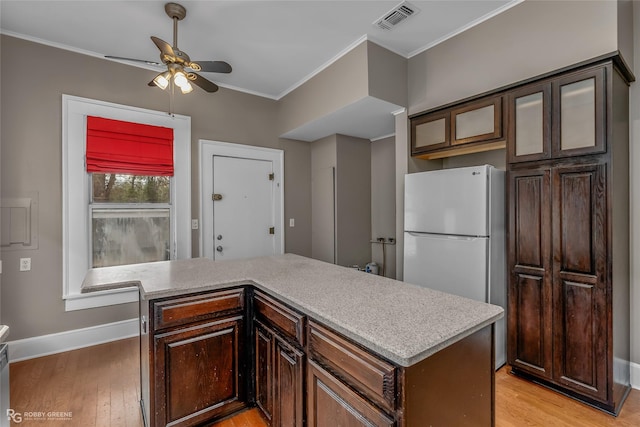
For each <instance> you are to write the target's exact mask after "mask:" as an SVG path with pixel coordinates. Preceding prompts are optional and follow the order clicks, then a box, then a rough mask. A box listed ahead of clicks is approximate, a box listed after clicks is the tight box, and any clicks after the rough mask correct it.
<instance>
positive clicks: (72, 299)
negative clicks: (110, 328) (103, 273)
mask: <svg viewBox="0 0 640 427" xmlns="http://www.w3.org/2000/svg"><path fill="white" fill-rule="evenodd" d="M63 299H64V305H65V311H75V310H84V309H86V308H95V307H105V306H108V305H116V304H126V303H129V302H138V288H137V287H129V288H121V289H109V290H105V291H96V292H90V293H86V294H70V295H65V296H64V297H63Z"/></svg>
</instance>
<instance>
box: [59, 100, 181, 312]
mask: <svg viewBox="0 0 640 427" xmlns="http://www.w3.org/2000/svg"><path fill="white" fill-rule="evenodd" d="M92 116H95V117H98V118H106V119H105V120H118V121H122V122H131V123H132V124H143V125H151V126H153V127H164V128H167V129H170V130H171V131H172V137H171V138H170V139H171V147H170V148H169V149H168V150H169V151H168V152H169V154H168V156H169V157H171V159H172V163H171V165H170V168H171V171H170V172H167V171H165V172H166V173H164V175H163V172H162V171H160V172H159V171H158V170H151V171H149V170H142V171H141V170H138V169H135V168H134V169H130V168H129V166H127V167H125V168H123V169H119V168H117V167H115V168H114V167H113V164H110V163H109V159H107V161H106V163H105V159H104V158H98V159H97V160H96V158H95V157H94V153H93V151H92V150H93V149H92V148H91V147H90V148H89V153H87V150H86V148H87V146H86V143H87V138H89V139H91V136H89V135H90V134H91V131H89V132H88V131H87V123H89V122H90V121H91V120H92ZM95 117H93V118H95ZM62 140H63V298H64V300H65V306H66V309H67V310H78V309H83V308H90V307H98V306H104V305H111V304H120V303H125V302H131V301H137V298H138V291H137V288H125V289H114V290H110V291H101V292H94V293H89V294H82V293H81V285H82V280H83V279H84V276H85V275H86V273H87V271H88V269H89V268H96V267H102V266H110V265H123V264H132V263H141V262H150V261H161V260H167V259H179V258H189V257H191V213H190V206H191V189H190V180H191V170H190V163H191V161H190V159H191V147H190V146H191V144H190V140H191V135H190V118H189V117H185V116H169V115H167V114H166V113H163V112H156V111H151V110H142V109H138V108H134V107H128V106H123V105H117V104H111V103H106V102H101V101H95V100H90V99H85V98H77V97H73V96H68V95H63V137H62ZM107 145H108V144H107ZM108 146H109V147H113V144H111V145H108ZM116 151H117V150H116ZM107 154H108V153H107ZM121 154H122V153H117V155H116V156H115V157H117V158H118V160H122V157H121V156H120V155H121ZM85 155H86V157H87V159H86V166H85ZM138 157H140V156H138ZM151 163H152V164H153V165H158V164H161V163H162V162H161V161H158V159H153V161H152V162H151ZM96 164H97V165H98V166H96ZM116 165H117V164H116ZM174 165H175V168H174ZM167 167H168V166H167ZM178 206H180V207H187V208H181V209H177V207H178Z"/></svg>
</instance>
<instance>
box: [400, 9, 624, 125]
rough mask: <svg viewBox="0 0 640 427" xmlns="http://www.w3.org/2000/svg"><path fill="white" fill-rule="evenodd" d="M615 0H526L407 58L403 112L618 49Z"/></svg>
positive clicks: (464, 95)
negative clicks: (406, 99)
mask: <svg viewBox="0 0 640 427" xmlns="http://www.w3.org/2000/svg"><path fill="white" fill-rule="evenodd" d="M617 18H618V13H617V4H616V2H615V1H613V2H612V1H525V2H523V3H520V4H519V5H517V6H515V7H513V8H511V9H509V10H507V11H505V12H503V13H501V14H500V15H497V16H495V17H493V18H491V19H490V20H488V21H485V22H484V23H482V24H480V25H477V26H476V27H473V28H471V29H469V30H467V31H465V32H464V33H461V34H459V35H458V36H456V37H453V38H451V39H449V40H447V41H445V42H444V43H441V44H439V45H437V46H435V47H433V48H431V49H429V50H427V51H425V52H423V53H422V54H420V55H416V56H414V57H413V58H411V59H410V60H409V114H414V113H418V112H420V111H424V110H427V109H429V108H433V107H437V106H440V105H444V104H447V103H449V102H454V101H457V100H460V99H464V98H467V97H470V96H474V95H478V94H480V93H483V92H487V91H490V90H494V89H497V88H499V87H501V86H505V85H508V84H511V83H515V82H518V81H521V80H524V79H527V78H530V77H533V76H537V75H540V74H543V73H546V72H549V71H553V70H556V69H559V68H562V67H565V66H568V65H572V64H575V63H578V62H581V61H584V60H587V59H590V58H593V57H596V56H599V55H603V54H606V53H610V52H613V51H615V50H617V49H618V27H617Z"/></svg>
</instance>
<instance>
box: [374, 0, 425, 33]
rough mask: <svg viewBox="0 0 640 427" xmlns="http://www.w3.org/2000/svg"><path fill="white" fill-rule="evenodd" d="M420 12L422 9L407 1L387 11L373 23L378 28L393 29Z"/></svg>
mask: <svg viewBox="0 0 640 427" xmlns="http://www.w3.org/2000/svg"><path fill="white" fill-rule="evenodd" d="M418 12H420V9H418V8H417V7H415V6H414V5H412V4H411V3H409V2H406V1H405V2H402V3H400V4H399V5H397V6H396V7H394V8H393V9H392V10H390V11H389V12H387V13H385V14H384V15H383V16H382V18H380V19H377V20H376V21H375V22H374V23H373V25H375V26H376V27H378V28H382V29H383V30H391V29H392V28H393V27H395V26H396V25H398V24H399V23H401V22H402V21H404V20H405V19H407V18H408V17H410V16H411V15H415V14H416V13H418Z"/></svg>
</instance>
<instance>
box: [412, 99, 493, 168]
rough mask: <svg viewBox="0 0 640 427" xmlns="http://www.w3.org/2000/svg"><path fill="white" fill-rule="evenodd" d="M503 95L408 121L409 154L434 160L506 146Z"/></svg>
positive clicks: (459, 105) (422, 115)
mask: <svg viewBox="0 0 640 427" xmlns="http://www.w3.org/2000/svg"><path fill="white" fill-rule="evenodd" d="M502 126H503V113H502V96H501V95H497V96H496V95H494V96H490V97H487V98H482V99H480V100H474V101H471V102H467V103H464V104H458V105H455V106H452V107H448V108H444V109H442V110H438V111H436V112H432V113H426V114H421V115H419V116H416V117H412V118H411V155H412V156H416V157H421V158H425V159H433V158H440V157H447V156H455V155H460V154H469V153H474V152H480V151H487V150H497V149H500V148H504V147H505V141H504V135H503V128H502Z"/></svg>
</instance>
